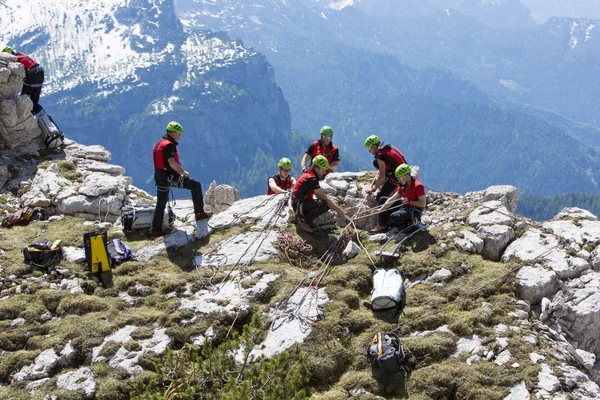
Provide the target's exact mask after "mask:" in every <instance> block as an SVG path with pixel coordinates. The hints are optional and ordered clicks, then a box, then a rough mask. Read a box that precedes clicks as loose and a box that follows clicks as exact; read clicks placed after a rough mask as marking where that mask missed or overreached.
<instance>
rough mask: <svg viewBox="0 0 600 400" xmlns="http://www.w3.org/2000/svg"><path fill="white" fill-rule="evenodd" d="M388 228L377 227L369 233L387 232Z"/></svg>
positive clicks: (383, 226)
mask: <svg viewBox="0 0 600 400" xmlns="http://www.w3.org/2000/svg"><path fill="white" fill-rule="evenodd" d="M389 229H390V228H389V227H387V226H385V225H377V226H376V227H375V228H373V229H371V230H370V231H369V232H370V233H382V232H387V231H388V230H389Z"/></svg>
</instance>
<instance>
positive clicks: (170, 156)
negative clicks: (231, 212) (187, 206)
mask: <svg viewBox="0 0 600 400" xmlns="http://www.w3.org/2000/svg"><path fill="white" fill-rule="evenodd" d="M166 129H167V133H166V134H165V135H164V136H163V137H162V139H160V140H159V141H158V142H156V144H155V145H154V147H153V148H152V158H153V160H154V181H155V182H156V191H157V194H156V208H155V209H154V219H153V220H152V235H153V236H163V235H164V234H165V233H164V232H163V231H162V223H163V218H164V216H165V207H166V206H167V201H169V189H170V188H171V187H176V188H180V189H188V190H191V192H192V202H193V203H194V212H195V213H196V221H198V220H201V219H206V218H210V217H211V216H212V214H210V213H207V212H205V211H204V197H203V196H202V185H201V184H200V182H198V181H197V180H195V179H192V178H190V174H189V173H188V172H187V171H186V170H184V169H183V168H182V167H181V164H180V163H179V154H178V153H177V145H178V144H179V143H178V142H179V139H180V138H181V134H182V133H183V127H182V126H181V124H179V123H178V122H175V121H171V122H169V124H168V125H167V128H166Z"/></svg>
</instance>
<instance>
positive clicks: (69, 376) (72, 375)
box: [56, 367, 96, 399]
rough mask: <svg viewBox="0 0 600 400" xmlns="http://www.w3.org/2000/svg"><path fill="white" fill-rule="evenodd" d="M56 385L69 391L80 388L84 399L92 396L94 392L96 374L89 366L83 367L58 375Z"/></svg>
mask: <svg viewBox="0 0 600 400" xmlns="http://www.w3.org/2000/svg"><path fill="white" fill-rule="evenodd" d="M56 386H57V387H59V388H61V389H65V390H69V391H76V390H81V391H83V394H84V396H85V398H86V399H89V398H93V397H94V393H96V374H95V373H94V372H93V371H92V370H91V369H90V368H88V367H83V368H80V369H78V370H76V371H70V372H67V373H64V374H62V375H59V376H58V378H57V380H56Z"/></svg>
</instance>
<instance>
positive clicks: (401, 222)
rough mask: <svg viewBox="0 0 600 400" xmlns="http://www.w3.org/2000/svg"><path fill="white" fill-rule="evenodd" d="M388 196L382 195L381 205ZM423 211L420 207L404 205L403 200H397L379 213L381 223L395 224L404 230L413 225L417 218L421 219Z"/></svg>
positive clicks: (382, 224) (386, 224) (384, 224)
mask: <svg viewBox="0 0 600 400" xmlns="http://www.w3.org/2000/svg"><path fill="white" fill-rule="evenodd" d="M388 198H389V197H385V196H384V197H382V198H381V199H380V200H379V205H381V204H383V203H385V202H386V201H387V199H388ZM394 207H399V208H394ZM390 209H391V210H390ZM422 212H423V211H422V210H420V209H418V208H414V207H413V208H409V207H406V206H402V201H400V200H396V201H395V202H394V203H393V204H392V205H391V206H390V207H389V208H388V209H387V210H385V211H384V212H382V213H380V214H379V225H381V226H394V227H397V228H399V229H400V230H403V229H406V228H408V227H409V226H410V225H412V223H413V220H414V219H415V218H416V219H418V220H419V221H420V220H421V214H422Z"/></svg>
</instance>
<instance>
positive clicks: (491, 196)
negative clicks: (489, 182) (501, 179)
mask: <svg viewBox="0 0 600 400" xmlns="http://www.w3.org/2000/svg"><path fill="white" fill-rule="evenodd" d="M518 199H519V189H517V188H516V187H514V186H511V185H496V186H490V187H489V188H487V189H486V190H485V193H484V195H483V201H485V202H488V201H492V200H497V201H500V202H501V203H502V204H503V205H504V207H506V209H507V210H508V211H510V212H511V213H514V212H515V210H516V209H517V200H518Z"/></svg>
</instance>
